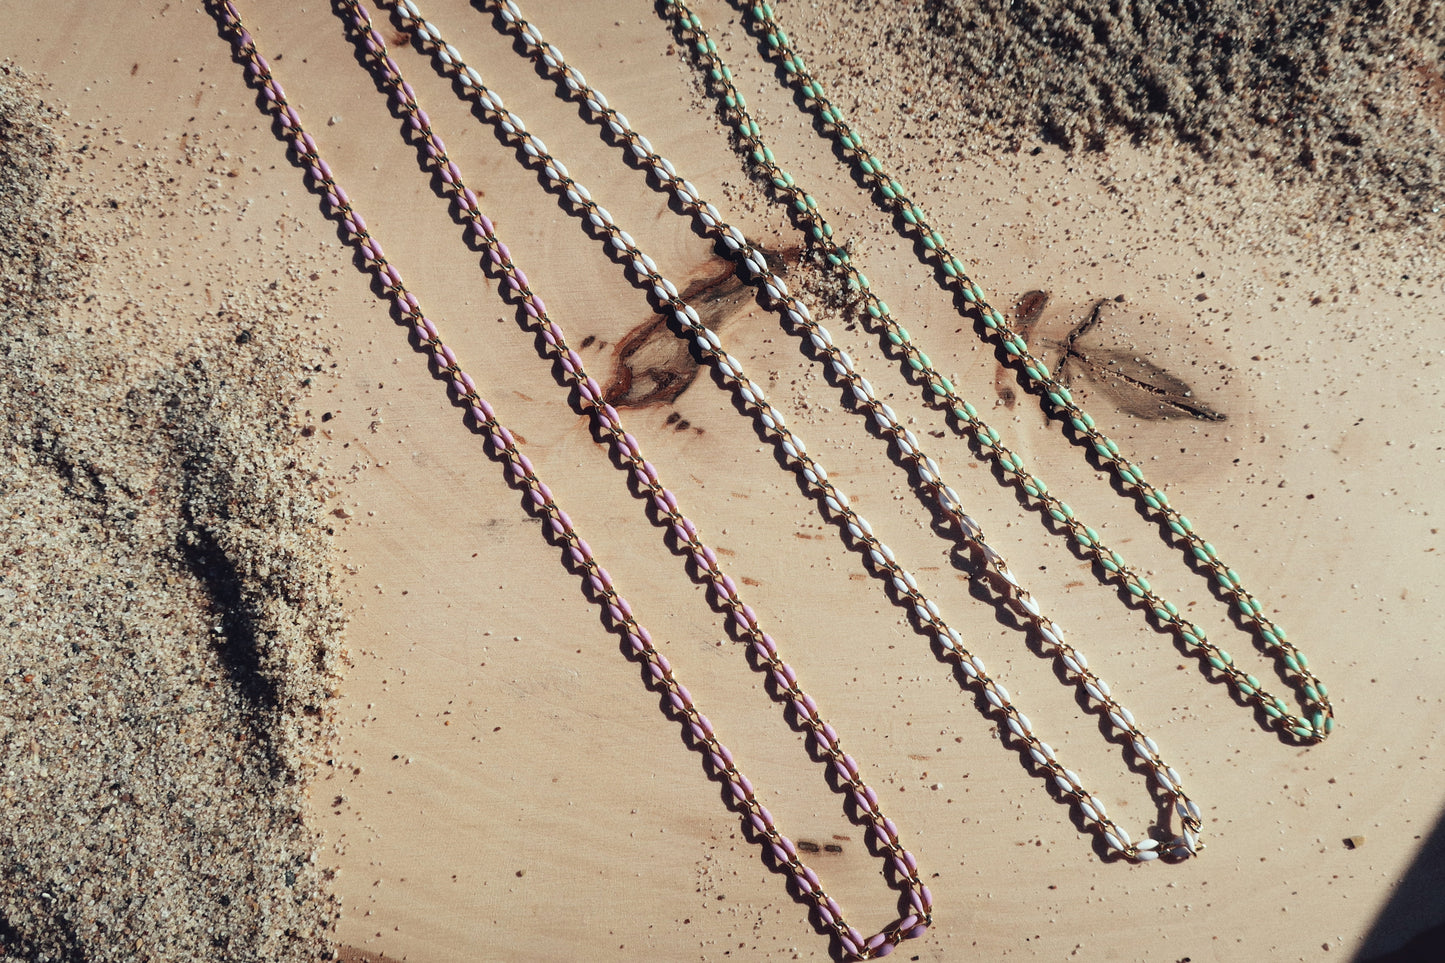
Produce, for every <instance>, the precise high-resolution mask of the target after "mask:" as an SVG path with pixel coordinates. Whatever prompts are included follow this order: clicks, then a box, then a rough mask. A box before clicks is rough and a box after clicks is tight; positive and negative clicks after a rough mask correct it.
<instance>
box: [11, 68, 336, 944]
mask: <svg viewBox="0 0 1445 963" xmlns="http://www.w3.org/2000/svg"><path fill="white" fill-rule="evenodd" d="M0 80H3V85H0V245H3V249H0V277H3V278H4V285H5V296H4V298H3V301H0V327H3V339H4V343H3V349H0V350H3V358H0V405H3V409H4V411H5V420H4V422H3V426H0V431H3V433H4V437H3V441H0V450H3V452H4V455H3V457H0V546H3V552H0V602H3V605H4V622H3V627H0V685H3V687H4V695H3V699H0V800H3V803H0V805H3V810H4V818H3V833H0V958H3V959H5V960H7V961H19V960H26V961H44V960H96V961H99V960H116V961H120V960H140V959H156V960H201V959H212V960H217V959H268V960H284V959H303V958H306V957H307V956H308V955H309V954H311V953H313V952H314V950H315V947H317V946H318V945H322V942H323V938H322V936H321V934H322V933H323V932H324V931H326V930H327V929H328V928H329V927H330V925H331V922H332V918H333V915H334V913H335V909H334V903H333V900H332V898H331V896H330V895H329V894H328V892H327V889H326V886H325V883H324V881H323V878H322V869H321V867H319V866H318V865H317V863H316V860H315V858H314V853H315V849H316V845H317V838H316V833H315V832H314V830H312V829H310V828H308V827H307V826H306V824H305V822H304V820H303V814H304V804H303V783H304V781H305V779H306V776H307V773H308V771H310V770H311V769H312V768H314V766H315V765H316V763H317V760H318V758H319V753H320V751H321V750H322V749H323V748H324V746H325V745H326V743H327V742H328V740H329V738H330V734H331V725H330V721H329V719H328V717H327V700H328V697H329V693H330V691H331V689H332V687H333V686H334V684H335V682H336V678H337V653H338V647H337V633H338V631H339V628H340V625H341V618H342V616H341V610H340V608H339V606H338V605H337V603H336V601H335V599H334V598H333V595H332V591H331V576H330V573H329V569H328V566H327V555H326V543H325V539H324V536H323V535H321V534H320V532H319V528H318V524H317V514H318V508H319V502H318V500H317V498H316V497H315V496H314V495H313V494H311V491H312V482H313V480H314V475H313V474H312V472H311V470H310V469H309V468H308V467H307V466H308V464H309V462H310V458H309V456H308V454H307V452H306V450H305V449H304V448H303V447H302V446H300V445H298V444H297V442H298V433H297V427H296V425H295V421H294V418H293V415H292V411H291V407H292V405H293V403H294V400H295V397H296V395H297V393H298V392H299V391H301V390H303V389H302V380H303V378H304V374H303V373H302V372H301V364H300V361H299V360H298V358H297V357H296V352H295V349H294V348H292V347H290V344H289V342H288V341H287V340H286V339H284V338H281V337H279V334H280V331H281V326H280V325H279V324H278V323H277V318H276V316H275V315H274V313H273V312H274V305H275V303H276V302H275V300H274V295H273V297H271V298H267V297H263V296H261V295H260V294H259V293H253V294H252V295H250V296H240V295H238V296H236V297H235V298H233V299H232V301H231V302H230V303H229V304H228V305H226V306H225V307H224V308H223V309H222V310H221V311H219V312H218V313H217V314H215V315H213V316H211V317H208V318H203V319H194V327H193V330H192V331H191V332H189V333H190V334H191V335H192V337H189V338H186V337H184V336H183V335H184V334H185V333H186V332H177V331H167V330H164V329H163V327H162V326H163V325H167V326H168V325H171V324H172V323H174V321H175V319H174V318H170V317H165V316H164V313H162V316H161V317H160V318H158V319H157V320H156V322H155V324H154V325H152V326H150V327H148V328H142V327H140V326H136V327H127V326H126V325H123V324H122V323H120V322H119V321H118V320H117V319H116V318H115V317H107V316H99V315H97V314H96V313H93V312H89V311H87V310H85V308H84V305H85V302H86V301H87V299H88V298H87V296H88V294H89V293H90V290H89V289H90V284H91V280H92V279H91V272H90V270H89V268H88V265H89V264H90V263H91V262H92V261H93V260H94V259H95V258H96V256H97V252H98V251H99V250H100V248H99V246H98V239H97V238H96V237H94V236H91V235H89V234H88V232H87V227H86V217H85V214H84V213H83V212H84V210H85V208H86V207H87V206H88V205H89V203H90V202H92V201H93V199H91V198H89V197H87V196H86V192H85V188H84V187H83V186H80V187H78V186H77V184H78V183H81V184H83V179H82V178H79V177H75V176H69V175H74V174H75V171H74V170H72V165H74V164H78V159H77V157H76V155H75V154H74V153H73V152H72V151H71V150H70V149H68V148H67V145H66V144H64V143H62V142H61V141H60V140H59V139H58V138H57V136H56V135H55V133H54V132H53V131H52V129H51V125H52V124H54V123H55V122H56V121H57V120H58V115H57V114H56V113H55V112H54V110H53V109H50V108H45V107H43V106H41V104H40V101H39V95H38V93H37V91H36V90H35V89H34V88H33V87H32V85H31V84H29V83H28V82H27V81H26V80H25V78H24V77H23V76H22V75H21V74H20V73H19V72H18V71H16V70H14V69H5V71H4V73H3V75H0ZM135 200H136V198H134V197H126V198H123V199H122V200H121V201H119V202H118V203H125V204H130V203H132V202H134V201H135ZM178 335H181V337H178ZM141 340H143V341H144V343H138V341H141Z"/></svg>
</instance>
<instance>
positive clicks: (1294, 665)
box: [1284, 655, 1300, 672]
mask: <svg viewBox="0 0 1445 963" xmlns="http://www.w3.org/2000/svg"><path fill="white" fill-rule="evenodd" d="M1284 664H1285V665H1287V666H1288V667H1289V668H1290V670H1291V671H1294V672H1298V671H1299V670H1300V664H1299V659H1297V658H1295V657H1294V656H1292V655H1287V656H1285V657H1284Z"/></svg>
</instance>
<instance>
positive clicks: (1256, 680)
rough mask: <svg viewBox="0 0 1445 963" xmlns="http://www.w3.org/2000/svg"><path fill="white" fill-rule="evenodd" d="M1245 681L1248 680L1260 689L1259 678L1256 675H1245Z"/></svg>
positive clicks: (1251, 684) (1253, 686) (1252, 686)
mask: <svg viewBox="0 0 1445 963" xmlns="http://www.w3.org/2000/svg"><path fill="white" fill-rule="evenodd" d="M1244 681H1245V682H1248V683H1249V684H1250V686H1251V688H1255V689H1258V688H1259V680H1258V679H1256V678H1255V677H1254V676H1252V675H1247V676H1245V677H1244Z"/></svg>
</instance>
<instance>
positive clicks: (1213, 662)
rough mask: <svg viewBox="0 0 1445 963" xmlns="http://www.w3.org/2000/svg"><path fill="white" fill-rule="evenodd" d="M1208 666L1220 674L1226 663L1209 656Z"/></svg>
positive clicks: (1216, 657)
mask: <svg viewBox="0 0 1445 963" xmlns="http://www.w3.org/2000/svg"><path fill="white" fill-rule="evenodd" d="M1155 611H1156V612H1157V611H1158V610H1157V609H1156V610H1155ZM1209 664H1210V665H1211V666H1213V667H1214V668H1215V669H1218V670H1219V671H1220V672H1223V671H1224V667H1225V666H1226V665H1228V663H1227V662H1225V661H1224V660H1223V659H1221V658H1219V657H1218V656H1215V655H1211V656H1210V657H1209Z"/></svg>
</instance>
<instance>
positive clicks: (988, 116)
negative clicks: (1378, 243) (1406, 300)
mask: <svg viewBox="0 0 1445 963" xmlns="http://www.w3.org/2000/svg"><path fill="white" fill-rule="evenodd" d="M852 7H853V10H854V11H855V12H856V16H857V17H858V18H859V20H861V21H869V20H873V21H876V22H877V23H878V24H879V26H880V28H881V29H879V30H877V31H876V33H877V34H878V35H879V36H878V37H876V38H875V39H874V40H871V41H870V43H872V42H878V41H879V40H886V42H887V43H888V44H889V45H890V46H892V47H893V48H894V49H895V50H896V51H898V53H899V54H900V55H901V58H902V62H903V64H904V65H905V66H904V73H903V74H902V75H900V76H899V77H898V78H897V79H898V80H906V81H907V83H905V84H903V85H902V86H901V87H900V86H892V87H890V88H889V89H888V90H887V91H886V92H884V94H883V99H884V100H885V103H886V105H887V106H888V108H889V112H890V114H891V115H892V116H893V117H894V118H895V119H898V120H900V121H903V122H907V121H910V120H911V121H912V122H913V123H914V124H915V125H918V124H921V123H926V124H927V125H928V126H929V127H930V128H932V129H933V130H934V131H935V132H937V134H939V135H941V136H942V137H944V138H946V139H949V140H952V141H955V142H957V143H960V144H968V145H972V146H973V147H974V149H980V148H981V149H984V150H989V151H999V150H1006V149H1008V148H1010V147H1012V148H1013V149H1018V147H1020V146H1021V145H1022V144H1025V143H1028V142H1029V141H1031V140H1034V139H1043V140H1047V141H1054V142H1057V143H1061V144H1064V145H1065V146H1068V147H1073V148H1077V149H1086V150H1087V149H1095V150H1097V149H1102V148H1103V147H1104V146H1105V145H1107V144H1110V143H1119V142H1120V141H1123V140H1127V139H1133V140H1138V141H1150V142H1163V143H1172V144H1178V145H1182V146H1184V147H1186V148H1188V149H1190V150H1192V151H1194V152H1197V154H1198V155H1200V156H1202V157H1204V158H1208V159H1210V160H1212V161H1214V162H1215V166H1214V167H1213V168H1212V169H1211V170H1212V172H1214V173H1218V172H1220V171H1221V169H1222V170H1225V171H1227V170H1228V168H1229V167H1230V166H1233V164H1242V165H1244V166H1246V167H1249V166H1259V167H1261V168H1264V169H1267V170H1269V171H1270V172H1271V174H1272V175H1273V176H1274V177H1276V178H1278V179H1282V180H1285V181H1288V182H1292V183H1296V184H1298V185H1300V186H1301V187H1306V188H1308V191H1307V195H1308V198H1307V200H1306V199H1301V201H1300V203H1301V204H1304V203H1308V204H1310V205H1311V206H1312V208H1313V210H1312V211H1311V213H1312V214H1313V215H1314V216H1316V217H1319V218H1324V219H1331V220H1333V219H1341V220H1343V219H1351V218H1359V217H1367V218H1372V219H1378V220H1380V221H1381V222H1382V223H1384V224H1387V225H1390V226H1397V225H1402V224H1407V225H1416V226H1429V225H1435V224H1438V223H1439V215H1440V214H1441V212H1442V205H1445V78H1442V74H1441V66H1442V57H1445V15H1442V13H1441V10H1440V5H1439V4H1438V3H1436V2H1433V0H1413V2H1395V3H1379V2H1373V0H1327V2H1320V0H1285V2H1281V3H1271V4H1268V5H1266V4H1260V3H1252V2H1243V0H1157V2H1142V3H1108V4H1102V3H1095V2H1091V0H1054V2H1041V0H1023V2H1020V0H927V2H925V3H922V4H898V3H892V2H889V0H853V2H852ZM866 50H867V48H866V47H854V46H850V45H846V44H844V45H840V47H839V48H837V49H835V50H833V51H830V52H829V54H828V55H827V56H825V57H824V58H823V60H822V61H821V62H822V63H823V64H825V65H826V64H828V63H829V62H837V63H838V64H839V66H840V67H843V68H845V69H846V68H848V67H852V68H853V69H855V70H858V69H860V68H863V67H865V66H866V58H867V53H866ZM863 72H865V73H866V71H863ZM921 104H927V105H928V106H927V113H926V114H925V115H924V116H923V117H920V116H919V110H920V105H921ZM1221 165H1222V167H1221Z"/></svg>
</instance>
